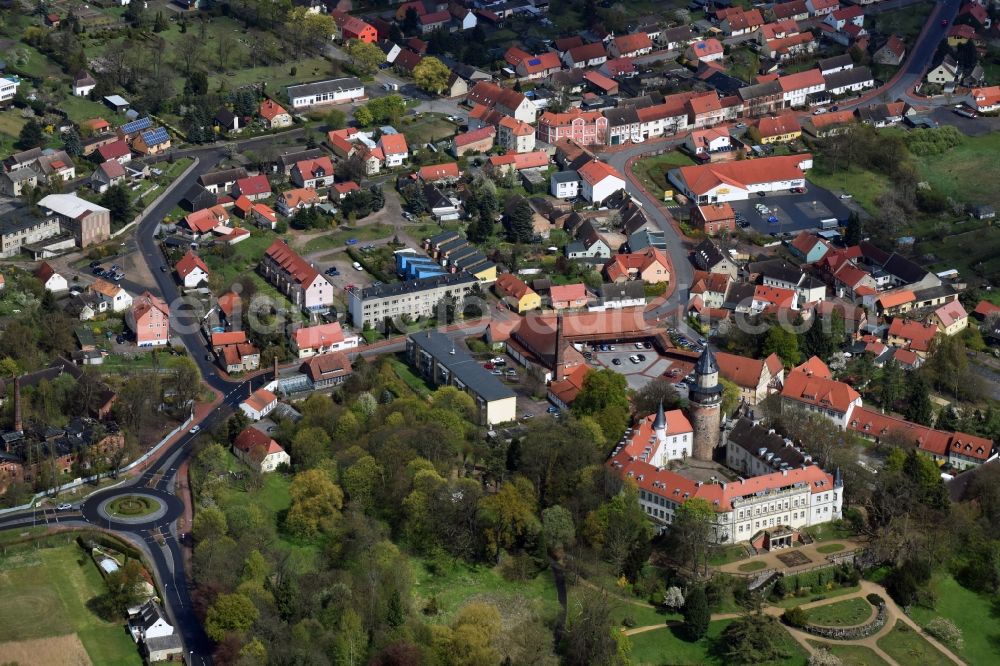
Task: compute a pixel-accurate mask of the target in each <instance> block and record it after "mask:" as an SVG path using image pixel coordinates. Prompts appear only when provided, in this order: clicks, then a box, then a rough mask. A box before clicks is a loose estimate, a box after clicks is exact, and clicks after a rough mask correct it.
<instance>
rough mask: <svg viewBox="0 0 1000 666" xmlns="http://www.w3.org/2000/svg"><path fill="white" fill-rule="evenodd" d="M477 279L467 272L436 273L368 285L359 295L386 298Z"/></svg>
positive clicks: (466, 282) (364, 297)
mask: <svg viewBox="0 0 1000 666" xmlns="http://www.w3.org/2000/svg"><path fill="white" fill-rule="evenodd" d="M476 281H477V280H476V278H474V277H473V276H471V275H469V274H467V273H448V274H446V275H435V276H434V277H428V278H421V279H419V280H406V281H405V282H392V283H389V284H380V285H379V286H377V287H366V288H364V289H362V290H361V293H360V294H359V295H360V296H361V299H362V300H366V299H369V298H385V297H386V296H402V295H403V294H414V293H417V292H421V291H424V290H425V289H433V288H434V287H447V286H459V285H463V284H468V283H470V282H476Z"/></svg>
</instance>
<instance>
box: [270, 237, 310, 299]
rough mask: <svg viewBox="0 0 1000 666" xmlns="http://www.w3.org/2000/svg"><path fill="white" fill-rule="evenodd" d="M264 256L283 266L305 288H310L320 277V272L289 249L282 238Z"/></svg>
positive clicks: (272, 244)
mask: <svg viewBox="0 0 1000 666" xmlns="http://www.w3.org/2000/svg"><path fill="white" fill-rule="evenodd" d="M264 254H265V255H266V256H268V257H270V258H271V260H272V261H274V262H275V263H276V264H278V265H279V266H281V268H282V269H284V270H285V271H286V272H287V273H288V274H289V275H291V276H292V277H293V278H294V279H295V280H296V281H297V282H298V283H299V284H301V285H302V286H303V287H308V286H309V285H310V284H312V282H313V281H314V280H316V279H317V278H318V277H319V271H317V270H316V269H315V268H313V266H312V265H311V264H310V263H309V262H308V261H306V260H305V259H303V258H302V257H300V256H299V255H298V254H297V253H296V252H295V251H294V250H292V248H290V247H288V244H287V243H285V241H283V240H281V239H280V238H278V239H276V240H275V241H274V242H273V243H271V245H270V247H268V248H267V251H266V252H265V253H264Z"/></svg>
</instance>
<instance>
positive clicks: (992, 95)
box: [970, 86, 1000, 113]
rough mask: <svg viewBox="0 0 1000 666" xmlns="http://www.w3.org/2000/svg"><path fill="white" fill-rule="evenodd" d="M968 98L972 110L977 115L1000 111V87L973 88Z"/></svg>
mask: <svg viewBox="0 0 1000 666" xmlns="http://www.w3.org/2000/svg"><path fill="white" fill-rule="evenodd" d="M970 96H971V97H972V104H973V108H974V109H975V110H976V111H978V112H979V113H990V112H991V111H996V110H997V109H1000V86H990V87H988V88H973V89H972V91H971V93H970Z"/></svg>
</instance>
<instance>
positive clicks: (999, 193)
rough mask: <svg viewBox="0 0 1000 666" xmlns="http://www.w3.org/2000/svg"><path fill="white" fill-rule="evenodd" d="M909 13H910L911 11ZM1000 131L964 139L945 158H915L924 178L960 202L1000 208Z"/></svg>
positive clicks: (935, 187)
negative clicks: (999, 160)
mask: <svg viewBox="0 0 1000 666" xmlns="http://www.w3.org/2000/svg"><path fill="white" fill-rule="evenodd" d="M908 11H909V10H908ZM998 154H1000V132H993V133H991V134H986V135H984V136H977V137H968V136H967V137H964V139H963V141H962V143H960V144H959V145H957V146H955V147H954V148H952V149H951V150H949V151H947V152H946V153H944V154H942V155H929V156H927V157H916V156H915V157H914V158H913V159H914V162H915V164H916V166H917V171H918V172H919V173H920V176H921V178H922V179H924V180H926V181H927V182H929V183H930V184H931V186H932V187H933V188H934V189H936V190H938V191H940V192H941V193H943V194H945V195H947V196H949V197H952V198H953V199H955V200H956V201H966V202H969V203H977V204H978V203H984V204H991V205H993V206H1000V189H998V188H997V187H996V179H997V175H998V170H997V155H998Z"/></svg>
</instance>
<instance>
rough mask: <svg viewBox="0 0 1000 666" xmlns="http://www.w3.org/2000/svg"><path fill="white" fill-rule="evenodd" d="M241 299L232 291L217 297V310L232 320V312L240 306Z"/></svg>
mask: <svg viewBox="0 0 1000 666" xmlns="http://www.w3.org/2000/svg"><path fill="white" fill-rule="evenodd" d="M242 303H243V299H242V298H240V296H239V294H237V293H236V292H233V291H227V292H226V293H224V294H223V295H222V296H219V309H220V310H222V314H224V315H226V317H227V318H230V319H231V318H232V316H233V312H234V311H235V310H237V309H239V308H240V307H241V306H242Z"/></svg>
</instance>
